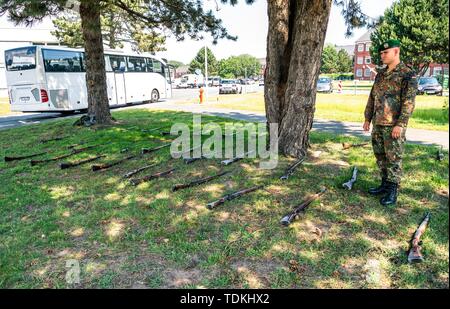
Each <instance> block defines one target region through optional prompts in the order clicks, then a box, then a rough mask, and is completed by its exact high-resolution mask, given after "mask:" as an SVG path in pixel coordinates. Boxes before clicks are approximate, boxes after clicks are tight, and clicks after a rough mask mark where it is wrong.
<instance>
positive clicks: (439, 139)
mask: <svg viewBox="0 0 450 309" xmlns="http://www.w3.org/2000/svg"><path fill="white" fill-rule="evenodd" d="M183 91H184V92H179V93H177V96H178V97H177V98H175V99H172V100H170V101H166V102H158V103H153V104H137V105H133V106H126V107H121V108H118V109H119V110H120V109H124V108H127V109H128V108H148V109H165V110H173V111H186V112H192V113H199V114H208V115H214V116H222V117H229V118H233V119H239V120H246V121H253V122H260V121H265V116H264V114H263V113H257V112H248V111H241V110H228V109H219V108H212V107H208V105H207V104H202V105H200V104H176V103H174V101H176V100H179V98H180V97H181V98H183V97H185V96H188V95H192V94H193V91H195V89H189V90H183ZM61 117H79V114H75V115H74V116H63V115H61V114H59V113H34V114H26V113H25V114H16V115H9V116H0V130H1V129H8V128H14V127H18V126H23V125H30V124H36V123H42V122H45V121H51V120H55V119H58V118H61ZM313 130H319V131H322V132H330V133H337V134H344V135H353V136H361V137H365V138H369V136H370V134H369V133H365V132H364V131H363V130H362V128H361V123H353V122H341V121H333V120H323V119H316V120H315V121H314V125H313ZM406 138H407V140H408V142H411V143H416V144H423V145H442V146H443V147H444V148H445V149H449V133H448V131H432V130H421V129H412V128H408V130H407V132H406Z"/></svg>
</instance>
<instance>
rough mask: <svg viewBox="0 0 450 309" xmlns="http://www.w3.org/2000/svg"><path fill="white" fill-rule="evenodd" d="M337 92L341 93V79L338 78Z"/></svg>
mask: <svg viewBox="0 0 450 309" xmlns="http://www.w3.org/2000/svg"><path fill="white" fill-rule="evenodd" d="M338 93H342V80H340V81H339V84H338Z"/></svg>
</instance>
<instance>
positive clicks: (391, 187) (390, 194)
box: [380, 181, 398, 206]
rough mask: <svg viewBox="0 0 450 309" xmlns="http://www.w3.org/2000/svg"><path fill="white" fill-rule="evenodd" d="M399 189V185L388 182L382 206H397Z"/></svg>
mask: <svg viewBox="0 0 450 309" xmlns="http://www.w3.org/2000/svg"><path fill="white" fill-rule="evenodd" d="M397 189H398V184H396V183H395V182H390V181H386V192H387V194H386V195H385V196H383V197H382V198H381V199H380V204H381V205H383V206H389V205H395V203H397Z"/></svg>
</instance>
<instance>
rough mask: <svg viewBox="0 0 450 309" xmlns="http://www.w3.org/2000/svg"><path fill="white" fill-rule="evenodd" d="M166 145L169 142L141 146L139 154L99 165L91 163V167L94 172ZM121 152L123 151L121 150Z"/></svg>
mask: <svg viewBox="0 0 450 309" xmlns="http://www.w3.org/2000/svg"><path fill="white" fill-rule="evenodd" d="M168 146H170V144H165V145H162V146H157V147H154V148H142V150H141V154H140V155H129V156H127V157H125V158H122V159H119V160H116V161H112V162H110V163H105V164H100V165H92V166H91V169H92V171H94V172H95V171H99V170H105V169H108V168H110V167H113V166H116V165H118V164H120V163H122V162H125V161H128V160H131V159H134V158H137V157H139V156H141V155H144V154H146V153H150V152H154V151H157V150H159V149H162V148H165V147H168ZM121 152H123V151H121ZM133 175H134V174H133Z"/></svg>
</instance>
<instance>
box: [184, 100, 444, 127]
mask: <svg viewBox="0 0 450 309" xmlns="http://www.w3.org/2000/svg"><path fill="white" fill-rule="evenodd" d="M367 98H368V95H363V94H360V95H353V94H336V93H333V94H321V93H319V94H317V97H316V112H315V115H314V116H315V118H316V119H328V120H338V121H349V122H361V123H362V122H363V121H364V109H365V107H366V103H367ZM218 99H219V100H217V97H212V98H211V100H210V102H211V103H208V106H212V107H216V108H227V109H236V110H248V111H255V112H262V113H263V112H264V111H265V107H264V94H263V93H251V94H244V95H221V96H219V97H218ZM446 100H447V102H448V98H446V97H439V96H426V95H421V96H417V97H416V108H415V110H414V112H413V116H412V117H411V119H410V121H409V124H408V127H409V128H415V129H428V130H441V131H448V110H446V111H444V110H443V108H442V107H443V105H444V102H445V101H446ZM193 102H194V101H191V103H193Z"/></svg>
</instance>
